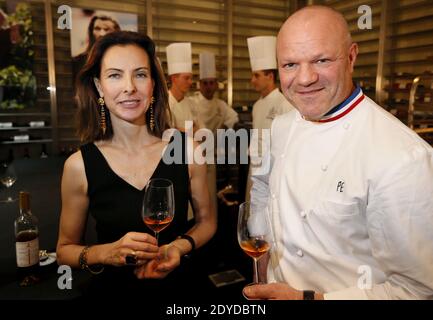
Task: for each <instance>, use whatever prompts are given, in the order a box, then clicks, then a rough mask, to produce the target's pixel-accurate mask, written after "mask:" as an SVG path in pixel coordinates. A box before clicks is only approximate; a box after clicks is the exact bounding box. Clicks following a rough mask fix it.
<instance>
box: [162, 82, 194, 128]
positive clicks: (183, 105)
mask: <svg viewBox="0 0 433 320" xmlns="http://www.w3.org/2000/svg"><path fill="white" fill-rule="evenodd" d="M168 104H169V106H170V111H171V116H172V123H171V126H172V127H174V128H178V129H180V130H185V121H194V122H195V123H194V124H195V125H198V121H197V106H196V104H195V101H194V100H193V99H192V98H190V97H186V96H185V97H184V98H183V99H182V100H181V101H177V100H176V98H175V97H174V96H173V94H172V93H171V91H169V95H168ZM200 127H201V126H200Z"/></svg>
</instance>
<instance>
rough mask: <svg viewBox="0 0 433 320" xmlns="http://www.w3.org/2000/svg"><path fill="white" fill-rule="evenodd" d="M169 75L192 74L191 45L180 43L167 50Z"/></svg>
mask: <svg viewBox="0 0 433 320" xmlns="http://www.w3.org/2000/svg"><path fill="white" fill-rule="evenodd" d="M166 52H167V65H168V75H172V74H176V73H192V61H191V43H190V42H178V43H172V44H169V45H168V46H167V48H166Z"/></svg>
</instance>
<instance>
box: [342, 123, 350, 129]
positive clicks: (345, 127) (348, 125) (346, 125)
mask: <svg viewBox="0 0 433 320" xmlns="http://www.w3.org/2000/svg"><path fill="white" fill-rule="evenodd" d="M349 127H350V124H349V123H347V122H346V123H345V124H343V128H344V129H346V130H347V129H349Z"/></svg>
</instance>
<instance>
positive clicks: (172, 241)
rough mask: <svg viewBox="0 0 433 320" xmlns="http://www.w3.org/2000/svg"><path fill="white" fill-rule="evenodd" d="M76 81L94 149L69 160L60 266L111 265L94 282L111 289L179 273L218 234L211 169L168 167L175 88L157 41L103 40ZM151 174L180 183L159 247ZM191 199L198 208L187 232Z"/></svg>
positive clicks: (85, 133)
mask: <svg viewBox="0 0 433 320" xmlns="http://www.w3.org/2000/svg"><path fill="white" fill-rule="evenodd" d="M77 83H78V88H77V100H78V108H79V109H78V119H79V126H78V133H79V135H80V138H81V140H82V141H83V142H85V143H86V144H84V145H83V146H82V147H81V148H80V150H79V151H78V152H76V153H74V154H73V155H71V156H70V157H69V158H68V159H67V160H66V162H65V167H64V172H63V177H62V212H61V219H60V230H59V239H58V244H57V259H58V262H59V264H66V265H69V266H71V267H81V268H83V269H87V270H89V271H91V272H92V273H99V272H100V271H101V270H102V268H104V269H105V270H104V272H102V273H101V274H100V275H99V276H97V277H96V279H97V281H96V283H97V285H96V286H94V287H95V288H99V292H104V293H107V291H106V290H107V289H115V290H116V289H118V288H124V287H128V288H131V286H137V283H140V282H141V284H143V281H137V278H138V279H144V278H159V279H161V278H165V277H167V275H169V274H170V273H175V272H173V270H175V269H176V267H177V266H179V264H180V261H181V257H182V256H184V255H185V254H187V253H189V252H190V251H191V250H193V249H194V246H195V247H196V248H198V247H200V246H202V245H203V244H205V243H206V242H207V241H208V240H209V239H210V238H211V237H212V236H213V234H214V233H215V230H216V217H215V212H214V210H213V209H212V208H211V206H210V202H209V194H208V189H207V181H206V166H205V165H198V164H194V163H192V164H186V163H182V164H170V165H168V164H165V163H164V161H162V156H163V154H164V151H165V149H169V148H167V141H164V140H163V139H162V135H163V132H164V130H165V129H167V128H168V125H167V124H168V119H167V117H168V114H169V112H168V92H167V87H166V84H165V80H164V77H163V73H162V71H161V68H160V65H159V63H158V61H157V58H156V54H155V46H154V43H153V42H152V40H151V39H150V38H148V37H147V36H142V35H139V34H138V33H134V32H126V31H120V32H114V33H110V34H108V35H106V36H104V37H102V38H101V39H99V40H97V42H96V43H95V45H94V47H93V48H92V49H91V51H90V53H89V59H88V61H87V63H86V65H85V66H84V68H83V69H82V71H81V72H80V74H79V76H78V81H77ZM183 137H184V136H183ZM182 141H183V144H185V139H183V140H182ZM176 147H181V146H176ZM150 178H166V179H170V180H171V181H172V182H173V184H174V193H175V208H176V212H175V217H174V220H173V221H172V223H171V224H170V225H169V227H167V228H166V229H164V231H163V232H161V234H160V239H159V242H160V244H163V245H162V246H161V247H158V246H157V242H156V239H155V238H154V237H153V236H151V235H150V234H149V232H150V230H149V229H147V227H146V226H145V225H144V223H143V221H142V219H141V216H140V210H141V204H142V200H143V196H144V187H145V186H146V184H147V182H148V181H149V179H150ZM188 198H192V204H193V207H194V212H195V216H194V218H195V224H194V225H193V227H192V228H190V229H189V230H188V225H187V222H188V221H187V208H188ZM89 213H90V214H91V215H92V216H93V217H94V218H95V220H96V231H97V237H98V244H97V245H94V246H90V247H88V246H83V245H82V244H81V240H82V238H83V234H84V231H85V226H86V221H87V215H88V214H89ZM182 234H186V236H185V235H184V236H183V238H178V236H179V235H182ZM128 264H133V266H127V265H128ZM180 275H181V272H180V274H177V276H178V277H179V276H180ZM168 278H170V276H169V277H168ZM172 278H174V276H173V277H172ZM144 283H146V284H148V283H149V281H147V282H146V281H144ZM158 283H161V282H158ZM158 285H159V284H158ZM109 291H112V290H109ZM121 292H122V294H123V293H124V291H121Z"/></svg>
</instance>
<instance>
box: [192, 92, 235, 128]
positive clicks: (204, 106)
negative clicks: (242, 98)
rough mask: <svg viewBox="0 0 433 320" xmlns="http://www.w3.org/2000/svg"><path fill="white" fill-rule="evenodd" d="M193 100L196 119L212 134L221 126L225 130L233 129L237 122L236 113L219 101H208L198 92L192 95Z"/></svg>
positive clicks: (214, 99)
mask: <svg viewBox="0 0 433 320" xmlns="http://www.w3.org/2000/svg"><path fill="white" fill-rule="evenodd" d="M193 99H194V101H195V103H196V106H197V117H198V118H200V120H201V122H202V123H203V125H204V126H205V127H206V128H207V129H209V130H211V131H212V132H213V133H214V134H215V133H216V130H217V129H220V128H222V127H223V125H224V126H226V127H227V128H233V126H234V125H235V123H236V122H238V121H239V117H238V114H237V112H236V111H235V110H233V109H232V108H230V107H229V106H228V105H227V103H225V102H224V101H223V100H221V99H218V98H215V97H213V98H212V99H211V100H208V99H206V98H205V97H204V96H203V94H202V93H201V92H199V91H198V92H196V93H195V94H194V96H193Z"/></svg>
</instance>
